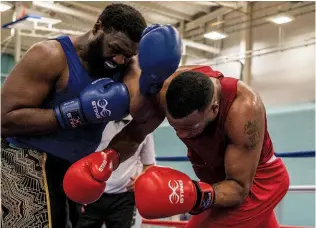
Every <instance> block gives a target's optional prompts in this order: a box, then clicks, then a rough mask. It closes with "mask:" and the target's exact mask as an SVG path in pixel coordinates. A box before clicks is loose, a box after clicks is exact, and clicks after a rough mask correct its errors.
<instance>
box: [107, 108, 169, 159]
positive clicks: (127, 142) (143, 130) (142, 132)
mask: <svg viewBox="0 0 316 228" xmlns="http://www.w3.org/2000/svg"><path fill="white" fill-rule="evenodd" d="M164 118H165V112H164V111H161V110H157V112H156V114H155V116H153V117H151V118H150V119H149V120H148V121H146V122H143V123H140V122H137V121H136V120H132V121H131V122H130V123H129V124H128V125H127V126H126V127H124V128H123V129H122V130H121V132H120V133H118V134H117V135H115V137H114V138H113V139H112V140H111V142H110V144H109V145H108V148H113V149H115V150H116V151H118V152H119V154H120V162H121V163H122V162H124V161H126V160H127V159H128V158H130V157H131V156H132V155H133V154H134V153H135V152H136V150H137V149H138V147H139V145H140V144H141V143H142V142H143V141H144V139H145V138H146V136H147V135H148V134H150V133H152V132H153V131H154V130H155V129H156V128H157V127H158V126H159V125H160V124H161V123H162V121H163V120H164Z"/></svg>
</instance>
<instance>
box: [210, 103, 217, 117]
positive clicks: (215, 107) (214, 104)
mask: <svg viewBox="0 0 316 228" xmlns="http://www.w3.org/2000/svg"><path fill="white" fill-rule="evenodd" d="M211 110H212V113H213V114H214V115H217V113H218V110H219V103H218V101H215V102H214V103H213V104H212V105H211Z"/></svg>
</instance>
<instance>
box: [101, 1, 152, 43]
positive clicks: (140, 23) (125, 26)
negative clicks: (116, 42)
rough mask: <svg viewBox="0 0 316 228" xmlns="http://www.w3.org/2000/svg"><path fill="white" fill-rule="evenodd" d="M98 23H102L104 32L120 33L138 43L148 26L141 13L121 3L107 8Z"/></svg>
mask: <svg viewBox="0 0 316 228" xmlns="http://www.w3.org/2000/svg"><path fill="white" fill-rule="evenodd" d="M98 21H101V23H102V26H103V28H104V32H112V31H113V30H114V31H120V32H123V33H125V34H126V35H127V36H128V37H129V38H130V39H131V40H132V41H134V42H137V43H138V42H139V41H140V38H141V35H142V32H143V31H144V29H145V28H146V26H147V25H146V21H145V18H144V17H143V16H142V14H141V13H140V12H139V11H137V10H136V9H135V8H133V7H131V6H129V5H125V4H119V3H115V4H111V5H109V6H107V7H105V9H104V10H103V12H102V13H101V15H100V16H99V19H98Z"/></svg>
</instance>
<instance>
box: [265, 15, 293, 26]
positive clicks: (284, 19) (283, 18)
mask: <svg viewBox="0 0 316 228" xmlns="http://www.w3.org/2000/svg"><path fill="white" fill-rule="evenodd" d="M267 20H268V21H271V22H273V23H275V24H278V25H281V24H285V23H289V22H291V21H293V17H290V16H287V15H277V16H275V17H270V18H268V19H267Z"/></svg>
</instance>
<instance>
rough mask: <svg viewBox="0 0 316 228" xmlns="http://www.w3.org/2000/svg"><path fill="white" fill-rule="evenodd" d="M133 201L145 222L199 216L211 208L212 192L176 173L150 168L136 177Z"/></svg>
mask: <svg viewBox="0 0 316 228" xmlns="http://www.w3.org/2000/svg"><path fill="white" fill-rule="evenodd" d="M135 201H136V207H137V209H138V211H139V213H140V215H141V216H142V217H144V218H146V219H154V218H164V217H169V216H173V215H177V214H181V213H185V212H189V213H191V214H199V213H201V212H203V211H205V210H207V209H209V208H210V207H211V206H212V204H213V202H214V190H213V188H212V186H211V185H209V184H207V183H204V182H197V181H193V180H191V179H190V177H189V176H188V175H186V174H184V173H182V172H180V171H177V170H174V169H171V168H168V167H159V166H153V167H150V168H148V169H147V170H146V171H145V172H144V173H143V174H142V175H141V176H139V177H138V178H137V180H136V182H135Z"/></svg>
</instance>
